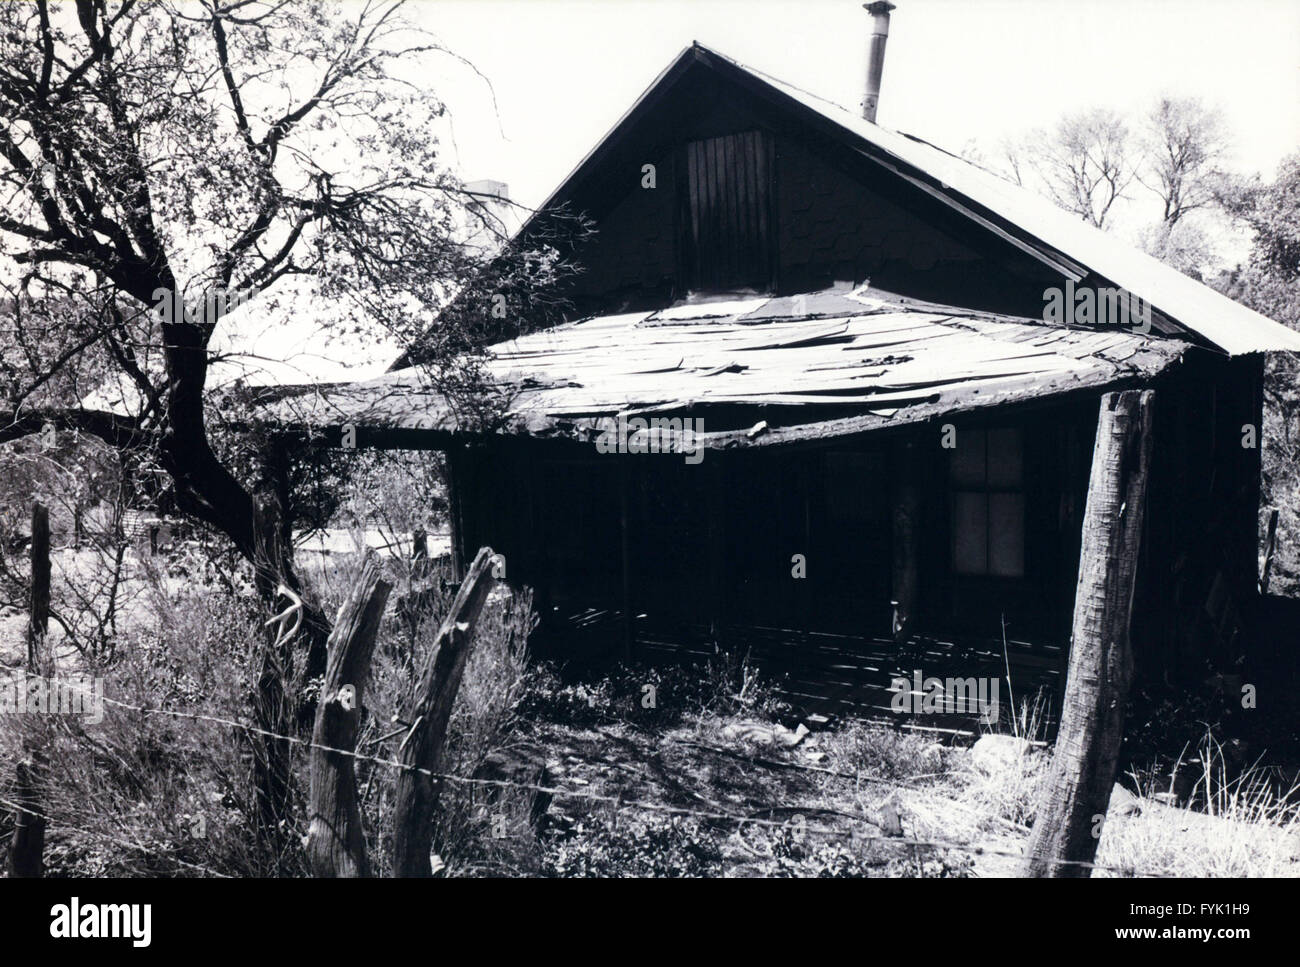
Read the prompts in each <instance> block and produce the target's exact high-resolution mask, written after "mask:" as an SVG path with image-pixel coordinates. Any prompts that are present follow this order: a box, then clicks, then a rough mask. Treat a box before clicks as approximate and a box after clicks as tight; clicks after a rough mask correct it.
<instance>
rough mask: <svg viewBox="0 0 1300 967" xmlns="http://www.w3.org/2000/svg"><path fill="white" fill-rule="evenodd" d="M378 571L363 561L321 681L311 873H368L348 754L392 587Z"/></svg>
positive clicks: (313, 781) (330, 645) (310, 832)
mask: <svg viewBox="0 0 1300 967" xmlns="http://www.w3.org/2000/svg"><path fill="white" fill-rule="evenodd" d="M380 573H381V572H380V567H379V565H378V563H376V561H375V560H374V559H373V558H367V559H366V561H365V563H364V564H363V565H362V569H361V576H360V578H359V579H358V580H357V583H356V586H355V587H353V589H352V593H351V594H350V595H349V596H348V599H347V601H345V602H344V603H343V606H342V607H341V608H340V609H339V614H338V618H337V620H335V622H334V630H333V631H332V632H331V633H330V637H329V642H328V644H327V646H326V648H327V651H328V658H327V659H326V666H325V681H324V682H323V683H322V686H321V693H320V701H319V702H318V703H317V705H316V724H315V727H314V728H313V729H312V736H311V738H312V750H311V824H310V826H309V827H308V832H307V859H308V861H309V862H310V863H311V871H312V875H313V876H320V877H332V876H339V877H354V876H368V875H369V874H370V862H369V858H368V857H367V855H366V837H365V831H364V830H363V829H362V826H361V809H360V807H359V806H358V802H357V776H356V770H355V768H354V761H353V757H352V756H350V755H348V754H347V753H349V752H353V751H355V749H356V744H357V732H358V729H359V725H360V721H361V702H362V696H363V695H364V694H365V690H366V686H367V685H368V684H369V683H370V660H371V657H372V656H373V654H374V649H375V637H376V635H377V634H378V633H379V622H380V619H382V617H383V614H384V606H385V605H386V604H387V603H388V594H389V592H390V591H392V589H393V586H392V585H391V584H389V583H388V582H387V581H384V580H383V579H382V578H381V577H380ZM320 746H325V747H326V748H324V749H322V748H319V747H320ZM329 749H338V750H339V751H337V752H333V751H327V750H329Z"/></svg>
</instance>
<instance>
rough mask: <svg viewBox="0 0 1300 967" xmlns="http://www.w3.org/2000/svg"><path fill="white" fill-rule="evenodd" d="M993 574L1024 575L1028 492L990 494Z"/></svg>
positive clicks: (1003, 575)
mask: <svg viewBox="0 0 1300 967" xmlns="http://www.w3.org/2000/svg"><path fill="white" fill-rule="evenodd" d="M989 573H990V574H996V575H997V576H998V577H1009V578H1010V577H1014V578H1018V577H1023V576H1024V573H1025V495H1024V494H989Z"/></svg>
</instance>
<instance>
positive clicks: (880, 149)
mask: <svg viewBox="0 0 1300 967" xmlns="http://www.w3.org/2000/svg"><path fill="white" fill-rule="evenodd" d="M696 66H702V67H704V68H707V69H708V70H711V71H714V72H716V73H717V74H719V75H720V76H722V77H725V78H728V79H730V80H732V81H734V82H736V83H738V84H739V85H741V86H742V87H744V88H745V89H746V90H748V91H749V92H751V93H752V94H754V95H756V96H758V97H759V98H761V99H763V100H765V101H767V102H768V103H769V104H770V105H771V106H772V107H775V108H776V109H778V110H781V111H784V112H787V113H789V114H791V115H793V116H795V117H796V118H797V119H799V120H800V121H802V122H804V123H806V124H809V125H811V126H813V127H814V128H816V129H817V130H819V131H821V132H822V133H824V134H827V135H829V136H831V137H833V138H835V139H837V140H838V141H840V142H842V143H844V144H845V145H847V146H848V147H850V148H852V149H854V150H856V151H858V152H860V153H861V154H862V155H864V156H866V157H868V158H870V159H872V160H873V161H875V162H876V163H878V164H881V165H883V166H884V167H886V168H888V169H889V170H891V171H893V172H894V173H895V174H897V175H898V176H899V177H901V178H903V179H905V180H906V181H908V182H909V183H911V184H913V185H915V186H917V187H918V188H921V189H922V190H924V191H926V192H927V193H929V194H931V195H933V196H934V197H936V198H938V199H940V200H941V201H943V202H944V203H946V204H948V205H950V206H951V207H953V208H954V209H956V210H957V211H959V212H961V213H962V214H963V215H965V216H966V217H968V218H970V219H972V220H974V221H976V222H977V223H979V224H981V225H982V226H983V227H984V228H986V229H987V230H989V231H990V232H993V233H994V234H996V235H998V236H999V237H1001V238H1003V239H1004V240H1006V241H1008V242H1011V243H1012V244H1014V245H1016V246H1017V247H1018V248H1020V249H1021V250H1023V251H1025V252H1027V253H1029V254H1031V255H1033V256H1034V257H1035V258H1038V259H1039V260H1041V261H1042V262H1044V263H1045V264H1047V265H1049V266H1051V267H1053V268H1054V269H1056V270H1058V271H1059V272H1061V273H1062V274H1063V275H1064V276H1065V277H1067V278H1073V279H1074V280H1075V281H1080V280H1082V279H1084V278H1088V277H1092V278H1094V279H1100V280H1102V281H1104V282H1107V283H1110V284H1113V285H1115V286H1119V287H1121V288H1123V289H1127V290H1128V291H1129V292H1131V293H1133V294H1134V295H1137V296H1139V297H1140V298H1142V299H1143V300H1145V301H1146V302H1149V303H1150V304H1151V305H1152V306H1153V307H1154V308H1155V310H1156V311H1157V312H1158V313H1159V314H1160V315H1162V316H1164V317H1166V318H1168V319H1169V320H1170V321H1172V322H1173V323H1175V324H1176V328H1177V329H1180V330H1182V331H1183V333H1184V334H1185V335H1187V336H1189V337H1190V338H1192V339H1193V340H1195V341H1204V342H1206V343H1208V344H1210V345H1211V346H1214V347H1217V348H1218V349H1219V350H1221V351H1223V352H1225V353H1227V354H1229V355H1234V356H1235V355H1244V354H1249V353H1258V352H1265V351H1271V350H1292V351H1300V333H1297V332H1295V331H1293V330H1291V329H1288V328H1287V327H1286V326H1283V325H1281V324H1279V323H1277V322H1274V321H1273V320H1271V319H1268V318H1267V317H1265V316H1263V315H1261V314H1259V313H1258V312H1255V311H1254V310H1252V309H1249V308H1247V307H1246V306H1243V305H1241V304H1240V303H1238V302H1234V301H1233V300H1232V299H1229V298H1227V297H1226V296H1224V295H1221V294H1220V293H1218V292H1216V291H1214V290H1213V289H1211V288H1210V287H1209V286H1206V285H1204V284H1202V283H1200V282H1197V281H1196V280H1194V279H1192V278H1189V277H1188V276H1186V275H1183V274H1182V273H1181V272H1179V271H1177V270H1176V269H1173V268H1171V267H1170V266H1167V265H1165V264H1164V263H1162V262H1160V261H1159V260H1158V259H1155V258H1153V257H1151V256H1150V255H1147V254H1146V253H1145V252H1142V251H1140V250H1138V249H1136V248H1134V247H1133V246H1131V245H1128V244H1126V243H1125V242H1123V241H1121V240H1120V239H1118V238H1115V237H1114V236H1112V235H1109V234H1107V233H1106V232H1103V231H1101V230H1100V229H1097V228H1094V227H1093V226H1091V225H1089V224H1087V223H1086V222H1084V221H1083V220H1082V219H1080V218H1078V217H1077V216H1075V215H1072V214H1070V213H1069V212H1066V211H1064V210H1062V209H1060V208H1058V207H1057V206H1056V205H1054V204H1052V203H1051V202H1050V201H1048V200H1047V199H1045V198H1042V197H1041V196H1039V195H1036V194H1034V193H1032V192H1030V191H1027V190H1026V189H1023V188H1021V187H1019V186H1017V185H1013V184H1011V183H1010V182H1008V181H1005V180H1004V179H1002V178H999V177H997V176H996V175H993V174H991V173H989V172H987V171H985V170H984V169H982V168H980V167H978V166H977V165H974V164H971V163H970V162H968V161H966V160H964V159H962V158H959V157H957V156H955V155H953V154H950V153H948V152H946V151H944V150H942V149H940V148H937V147H935V146H934V145H932V144H929V143H928V142H926V141H923V140H921V139H919V138H916V137H913V136H911V135H907V134H903V133H899V132H895V131H890V130H888V129H886V128H883V127H880V126H879V125H877V124H875V123H873V122H870V121H867V120H865V119H863V118H862V117H860V116H858V115H857V114H855V113H854V112H852V111H849V110H847V109H845V108H843V107H841V106H839V105H837V104H834V103H832V102H830V101H827V100H825V99H823V98H820V97H817V96H815V95H813V94H809V93H808V92H806V91H803V90H800V89H799V88H797V87H795V86H793V85H791V84H787V83H786V82H784V81H781V80H778V79H776V78H774V77H770V76H768V75H766V74H763V73H761V72H759V71H756V70H754V69H752V68H749V67H745V66H744V65H742V64H740V63H738V62H736V61H734V60H732V59H730V58H728V57H726V56H724V55H722V54H719V53H717V52H716V51H713V50H711V49H709V48H707V47H704V46H703V45H701V44H698V43H695V44H692V45H691V46H690V47H688V48H686V49H685V50H684V51H682V53H681V54H680V55H678V57H677V58H676V59H675V60H674V61H673V63H672V64H670V65H669V66H668V68H666V69H665V70H664V72H663V73H662V74H660V75H659V77H658V78H657V79H656V80H655V81H654V83H652V84H651V85H650V87H649V88H648V89H647V90H646V91H645V92H644V93H643V94H642V95H641V97H640V98H638V100H637V102H636V103H635V104H634V105H633V106H632V107H631V108H630V109H629V110H628V111H627V113H626V114H624V115H623V117H622V118H621V119H620V120H619V122H618V123H617V124H616V125H615V126H614V128H613V129H612V130H611V131H610V133H609V134H607V135H606V136H605V138H603V139H602V140H601V142H600V143H599V144H598V145H596V147H595V148H593V149H592V151H591V152H590V153H589V154H588V155H587V156H586V157H585V158H584V159H583V160H582V162H581V163H579V165H578V166H577V168H575V169H574V171H573V172H572V173H571V174H570V175H569V176H568V178H566V179H565V181H564V182H563V184H561V185H560V187H559V188H557V189H556V191H555V192H553V193H552V194H551V196H550V197H549V198H548V199H547V200H546V202H545V203H543V205H542V206H541V208H540V211H542V212H545V211H547V210H549V209H552V208H553V207H554V206H557V205H559V204H561V203H563V202H565V201H566V200H568V199H569V198H571V197H572V196H573V195H574V194H575V193H576V192H577V189H578V188H579V186H580V185H581V184H582V183H583V182H584V181H587V180H588V179H591V178H593V177H594V176H595V175H596V173H597V171H598V169H599V168H600V166H601V165H602V162H603V161H604V160H605V158H606V157H607V156H608V155H609V153H610V152H611V150H612V148H613V146H614V145H616V144H617V143H618V142H619V140H621V139H622V138H623V137H625V136H626V135H627V134H628V133H629V132H630V131H631V130H632V129H633V128H634V127H635V126H636V124H637V123H638V121H639V119H640V118H641V117H643V116H644V114H645V113H646V112H647V111H648V110H649V109H650V108H651V107H652V106H653V105H654V104H655V103H656V102H657V101H659V100H660V99H661V98H663V97H664V96H665V95H666V94H667V93H668V92H669V91H670V90H671V89H672V88H673V87H674V86H675V85H676V84H677V83H678V82H680V81H681V79H682V78H683V76H684V75H685V74H686V73H687V72H688V71H689V70H690V69H691V68H693V67H696ZM530 224H532V220H530V221H529V222H528V223H526V224H525V225H524V226H523V228H522V229H521V234H526V233H527V231H528V228H529V225H530Z"/></svg>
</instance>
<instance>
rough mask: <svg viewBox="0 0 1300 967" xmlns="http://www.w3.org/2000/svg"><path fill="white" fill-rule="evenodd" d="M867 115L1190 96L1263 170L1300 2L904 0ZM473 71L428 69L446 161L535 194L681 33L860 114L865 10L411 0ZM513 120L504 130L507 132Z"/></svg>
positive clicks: (1278, 139)
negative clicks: (447, 115) (875, 107)
mask: <svg viewBox="0 0 1300 967" xmlns="http://www.w3.org/2000/svg"><path fill="white" fill-rule="evenodd" d="M897 4H898V9H897V10H895V11H894V13H893V18H892V23H891V27H890V38H889V44H888V49H887V54H886V59H885V74H884V83H883V86H882V91H881V100H880V109H879V117H878V120H879V122H880V123H881V124H883V125H885V126H887V127H891V128H896V129H900V130H904V131H908V132H911V133H913V134H916V135H919V136H921V137H924V138H926V139H927V140H930V141H933V142H935V143H937V144H939V145H941V146H943V147H946V148H948V149H949V150H953V151H957V150H960V149H961V148H962V147H963V146H964V145H965V144H966V143H967V142H969V141H972V140H975V141H976V142H977V143H978V144H980V146H981V147H983V148H984V149H985V150H986V151H991V150H992V149H994V148H995V146H996V144H997V142H998V141H999V139H1000V138H1001V137H1003V136H1005V135H1008V134H1015V133H1019V132H1023V131H1024V130H1026V129H1029V128H1033V127H1037V126H1042V125H1049V124H1051V123H1052V122H1054V121H1055V120H1056V119H1057V118H1058V117H1060V116H1061V115H1062V114H1064V113H1067V112H1069V111H1072V110H1077V109H1080V108H1085V107H1091V106H1096V105H1100V106H1110V107H1115V108H1118V109H1121V110H1133V109H1138V108H1144V107H1145V106H1146V105H1147V104H1149V103H1150V102H1151V101H1152V100H1153V99H1154V98H1155V97H1156V96H1157V95H1159V94H1160V93H1163V92H1168V93H1171V94H1174V95H1178V96H1184V95H1198V96H1200V97H1202V98H1204V99H1205V100H1206V101H1207V102H1209V103H1212V104H1218V105H1221V106H1222V107H1223V108H1224V109H1225V111H1226V112H1227V113H1228V117H1229V120H1230V122H1231V127H1232V131H1233V134H1234V136H1235V139H1236V143H1237V146H1238V152H1237V157H1236V159H1235V162H1236V164H1235V166H1236V167H1237V168H1239V169H1240V170H1242V171H1261V172H1263V173H1265V174H1266V175H1267V176H1269V177H1271V176H1272V173H1273V171H1274V169H1275V168H1276V165H1277V162H1278V160H1279V159H1280V158H1281V157H1282V156H1283V155H1285V154H1287V153H1290V152H1293V151H1296V150H1297V149H1300V2H1298V0H1213V2H1207V0H1069V2H1064V0H1061V2H1058V0H897ZM407 16H408V17H409V18H411V19H412V20H415V21H416V22H418V23H420V24H421V25H423V26H424V27H426V28H427V29H429V30H430V31H432V32H433V33H435V34H436V35H437V36H438V38H439V39H440V40H441V41H442V42H443V43H444V44H445V45H446V46H447V47H448V48H449V49H450V50H452V51H454V52H455V53H456V54H458V55H460V56H461V57H464V58H466V59H467V60H469V61H470V62H472V63H473V64H474V66H475V67H476V68H477V69H478V70H479V71H481V72H482V73H483V74H484V75H485V76H486V77H487V78H488V79H489V80H490V81H491V82H492V85H493V88H494V89H495V94H496V101H497V105H498V108H499V120H498V117H497V115H496V114H495V113H494V111H493V107H492V98H491V94H490V93H489V91H488V88H487V86H486V85H485V84H484V82H483V81H482V80H480V79H478V78H477V77H475V75H474V74H473V73H472V72H471V71H470V70H468V69H467V68H464V67H461V66H458V65H456V64H455V63H454V62H452V61H451V60H450V59H447V60H444V61H443V62H442V63H441V65H440V66H439V68H438V70H436V71H434V72H431V73H430V75H429V78H428V82H429V83H430V84H431V85H432V86H433V88H434V90H435V91H436V92H438V93H439V94H440V96H441V97H442V98H443V100H444V101H445V102H446V103H447V104H448V106H449V107H450V108H451V111H452V115H453V123H454V125H455V145H454V147H453V146H452V145H448V146H447V147H448V150H449V151H451V152H452V156H451V158H450V160H451V161H452V162H453V163H455V162H459V165H458V167H459V170H460V173H461V174H462V176H463V177H465V178H467V179H471V180H472V179H478V178H493V179H496V180H499V181H504V182H507V183H508V184H509V185H510V194H511V197H512V198H514V199H515V200H517V201H520V202H522V203H524V204H528V205H536V204H539V203H540V202H541V201H543V200H544V199H545V198H546V196H547V195H548V194H549V193H550V192H551V190H552V189H553V188H555V187H556V186H557V185H558V184H559V183H560V181H561V180H563V178H564V176H565V175H567V174H568V173H569V171H570V170H572V168H573V167H574V166H575V165H576V164H577V162H578V161H580V160H581V159H582V157H583V156H584V155H585V154H586V152H587V151H588V150H590V149H591V148H592V147H594V145H595V144H596V142H597V141H599V139H600V138H601V137H602V136H603V135H604V134H605V133H606V132H607V131H608V130H609V129H610V128H611V127H612V126H613V125H614V124H615V123H616V122H617V120H618V119H619V117H620V116H621V115H622V114H623V112H624V111H626V110H627V108H629V107H630V106H631V105H632V103H633V101H634V100H635V99H636V97H637V96H638V95H639V94H640V93H641V92H642V91H643V90H644V89H645V87H647V86H648V85H649V84H650V82H651V81H652V80H653V79H654V78H655V77H656V76H657V75H658V73H659V72H660V71H661V70H663V68H664V67H666V66H667V65H668V63H669V62H670V61H671V60H672V58H673V57H675V56H676V55H677V54H678V53H679V52H680V51H681V50H682V48H683V47H685V46H687V45H688V44H690V42H691V41H692V40H698V41H700V42H701V43H703V44H706V45H708V46H710V47H713V48H715V49H717V50H718V51H720V52H721V53H724V54H727V55H729V56H731V57H733V58H735V59H737V60H739V61H741V62H742V63H745V64H747V65H749V66H752V67H755V68H758V69H760V70H763V71H765V72H767V73H769V74H773V75H775V76H777V77H780V78H782V79H783V80H786V81H789V82H790V83H793V84H796V85H798V86H800V87H803V88H805V89H806V90H809V91H812V92H813V93H816V94H819V95H821V96H823V97H826V98H829V99H831V100H834V101H838V102H839V103H841V104H844V105H846V106H849V107H856V105H857V104H858V102H859V100H860V98H861V87H862V75H863V73H864V70H865V62H866V48H867V37H868V35H869V24H870V17H869V16H868V14H867V13H866V12H865V11H864V10H863V9H862V5H861V3H860V2H859V0H802V2H784V0H655V2H640V0H600V2H595V0H589V2H575V0H409V6H408V9H407ZM502 132H504V136H503V135H502Z"/></svg>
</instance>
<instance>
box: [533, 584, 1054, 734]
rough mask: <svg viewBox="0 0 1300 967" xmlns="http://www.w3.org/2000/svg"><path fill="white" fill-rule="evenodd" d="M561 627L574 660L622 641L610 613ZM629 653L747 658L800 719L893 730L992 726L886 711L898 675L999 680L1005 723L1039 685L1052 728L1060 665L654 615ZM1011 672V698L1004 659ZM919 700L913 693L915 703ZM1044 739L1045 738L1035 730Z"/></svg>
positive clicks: (559, 642)
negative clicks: (851, 721)
mask: <svg viewBox="0 0 1300 967" xmlns="http://www.w3.org/2000/svg"><path fill="white" fill-rule="evenodd" d="M565 624H566V627H564V628H563V629H557V630H554V631H552V632H551V635H548V636H547V637H548V638H551V637H552V636H554V637H553V643H554V645H555V646H557V651H559V652H560V653H562V654H565V655H569V656H574V657H577V656H579V655H583V656H585V657H589V658H590V657H595V656H598V655H601V654H603V655H605V656H608V655H609V654H611V649H612V650H613V653H617V649H618V648H620V647H621V644H620V642H621V635H622V631H623V619H622V615H621V614H620V613H619V612H618V611H614V610H607V611H601V610H595V609H591V610H588V611H584V612H580V613H578V614H576V615H573V616H571V617H570V618H569V619H568V620H567V621H566V622H565ZM635 633H636V634H635V649H636V657H637V658H639V659H642V660H646V661H649V662H651V663H655V664H697V663H703V662H707V661H710V660H712V659H714V658H716V657H718V655H719V653H720V649H721V650H722V651H725V652H727V653H730V654H733V655H738V656H746V655H747V656H748V657H749V658H750V659H751V660H752V661H753V662H754V664H755V665H757V666H758V668H759V669H760V671H761V672H763V673H764V676H765V677H766V678H768V679H769V680H771V681H772V682H773V685H774V687H775V689H776V691H777V692H778V693H779V694H780V695H781V696H782V697H783V698H784V699H785V700H786V701H788V702H789V703H790V704H791V705H792V706H793V707H794V708H795V709H796V710H797V711H798V712H800V713H801V714H802V715H804V716H805V717H807V716H814V715H820V716H824V717H826V718H828V719H833V718H842V717H850V718H870V719H881V720H888V721H890V722H893V723H895V724H896V725H898V727H899V728H902V729H907V730H913V731H928V732H935V733H945V734H952V733H960V734H967V735H970V734H978V733H979V732H981V731H988V730H989V726H987V725H983V724H982V723H981V722H980V719H979V715H978V713H976V712H974V711H972V712H969V713H967V712H964V711H963V712H939V713H927V714H914V713H911V712H903V713H900V712H898V711H896V710H894V709H893V708H892V707H891V701H892V700H893V698H894V694H895V693H894V692H892V691H891V689H890V686H891V684H892V683H893V681H894V679H895V678H906V679H907V680H908V681H909V682H911V681H913V677H914V674H915V672H916V671H917V670H918V669H919V670H920V672H921V678H922V679H923V680H924V679H929V678H939V679H947V678H970V677H974V678H984V679H995V680H997V681H998V696H997V697H998V705H999V714H1000V716H1001V718H1002V721H1003V724H1004V726H1005V725H1006V724H1007V723H1008V722H1009V717H1010V716H1011V715H1012V714H1013V713H1014V712H1015V711H1016V709H1015V708H1013V703H1012V701H1011V698H1012V697H1014V699H1015V703H1016V704H1017V705H1018V704H1019V703H1021V702H1022V701H1024V700H1025V699H1030V698H1032V697H1033V696H1034V695H1035V694H1036V693H1038V692H1039V691H1040V689H1041V690H1046V695H1047V696H1048V702H1047V706H1046V708H1045V710H1044V716H1043V717H1044V722H1043V724H1044V726H1045V728H1046V731H1047V733H1048V734H1050V733H1051V732H1052V731H1054V729H1055V722H1056V717H1057V715H1058V713H1059V695H1060V686H1061V684H1062V678H1063V669H1064V665H1065V656H1064V653H1063V652H1064V650H1063V649H1062V648H1061V647H1060V646H1057V645H1031V644H1029V643H1028V642H1022V641H1008V642H1007V646H1006V654H1005V656H1004V654H1003V648H1002V642H1001V641H997V642H992V641H988V640H978V639H966V638H962V639H956V640H950V639H941V638H936V637H931V636H925V635H915V636H913V637H912V638H910V639H909V640H908V641H906V642H905V643H903V644H902V645H897V644H895V643H894V641H893V640H891V639H878V638H876V639H873V638H868V637H862V636H853V635H843V634H831V633H827V632H812V631H801V630H795V629H783V628H770V627H753V626H746V627H738V626H734V625H728V626H725V627H723V628H722V629H721V630H720V634H719V635H718V636H717V645H715V637H714V635H713V634H711V633H710V630H709V628H708V627H707V626H704V625H697V624H684V623H676V622H670V621H664V620H655V619H652V618H650V617H648V616H646V615H641V616H639V617H638V618H637V621H636V626H635ZM1008 664H1009V665H1010V668H1011V685H1012V689H1011V694H1010V695H1009V694H1008V690H1007V678H1006V675H1007V665H1008ZM919 698H920V696H919V695H918V696H917V699H918V700H919ZM1040 737H1042V736H1040Z"/></svg>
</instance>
